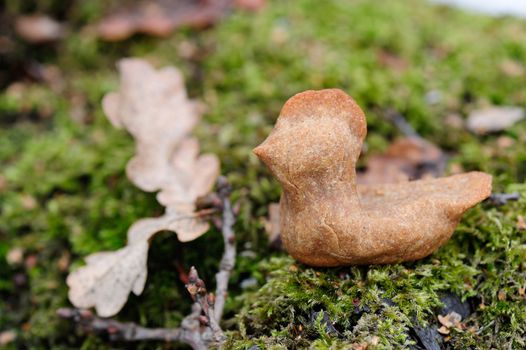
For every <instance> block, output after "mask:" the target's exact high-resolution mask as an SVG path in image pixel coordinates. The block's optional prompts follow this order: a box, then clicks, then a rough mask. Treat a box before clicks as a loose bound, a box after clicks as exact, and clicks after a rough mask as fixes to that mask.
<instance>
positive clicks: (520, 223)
mask: <svg viewBox="0 0 526 350" xmlns="http://www.w3.org/2000/svg"><path fill="white" fill-rule="evenodd" d="M517 228H518V229H519V230H526V220H524V216H522V215H519V216H517Z"/></svg>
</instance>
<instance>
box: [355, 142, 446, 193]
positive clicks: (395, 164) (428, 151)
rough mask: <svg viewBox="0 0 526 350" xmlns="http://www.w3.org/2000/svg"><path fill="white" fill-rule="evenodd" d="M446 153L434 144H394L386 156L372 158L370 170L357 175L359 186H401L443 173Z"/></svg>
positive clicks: (368, 165)
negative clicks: (385, 184) (399, 183)
mask: <svg viewBox="0 0 526 350" xmlns="http://www.w3.org/2000/svg"><path fill="white" fill-rule="evenodd" d="M445 161H446V158H445V155H444V153H443V152H442V151H441V150H440V149H439V148H438V147H437V146H435V145H433V144H432V143H430V142H428V141H426V140H424V139H422V138H419V137H407V138H400V139H398V140H396V141H394V142H393V143H392V144H391V145H390V146H389V148H388V149H387V151H386V152H385V153H384V154H379V155H373V156H371V157H369V159H368V161H367V170H366V171H365V172H363V173H358V178H357V182H358V184H363V185H367V184H381V183H398V182H405V181H409V180H416V179H420V178H429V177H437V176H440V175H442V174H443V173H444V168H445Z"/></svg>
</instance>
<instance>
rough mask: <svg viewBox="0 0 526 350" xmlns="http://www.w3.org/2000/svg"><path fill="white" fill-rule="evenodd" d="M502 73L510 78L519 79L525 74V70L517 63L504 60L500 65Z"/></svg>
mask: <svg viewBox="0 0 526 350" xmlns="http://www.w3.org/2000/svg"><path fill="white" fill-rule="evenodd" d="M500 70H501V71H502V73H504V74H506V75H507V76H510V77H520V76H523V75H524V74H525V68H524V66H523V65H522V63H520V62H519V61H515V60H511V59H505V60H504V61H502V62H501V63H500Z"/></svg>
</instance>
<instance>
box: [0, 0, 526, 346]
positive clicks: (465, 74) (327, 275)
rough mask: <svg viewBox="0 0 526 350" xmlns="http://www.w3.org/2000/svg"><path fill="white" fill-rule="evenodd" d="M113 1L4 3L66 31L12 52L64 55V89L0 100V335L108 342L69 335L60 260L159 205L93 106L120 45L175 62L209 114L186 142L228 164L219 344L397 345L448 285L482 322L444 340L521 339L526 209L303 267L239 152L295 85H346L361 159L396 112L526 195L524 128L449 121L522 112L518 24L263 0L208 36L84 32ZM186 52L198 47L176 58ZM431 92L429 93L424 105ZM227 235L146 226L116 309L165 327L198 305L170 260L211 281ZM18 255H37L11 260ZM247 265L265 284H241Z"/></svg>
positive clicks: (95, 247)
mask: <svg viewBox="0 0 526 350" xmlns="http://www.w3.org/2000/svg"><path fill="white" fill-rule="evenodd" d="M110 6H111V4H108V3H107V2H104V1H89V2H78V1H72V2H68V4H67V6H66V5H64V3H63V2H61V1H55V0H50V1H44V2H40V1H39V2H38V3H37V2H19V3H17V2H10V3H9V6H8V8H7V9H6V10H7V11H8V13H11V14H15V13H21V12H31V11H36V10H38V11H42V12H48V13H50V14H52V15H54V16H56V17H57V18H60V19H62V18H67V21H68V24H69V26H70V30H69V32H68V34H67V36H66V38H65V39H64V41H62V42H61V43H59V44H57V45H53V46H48V47H38V48H37V47H32V46H29V45H26V44H23V43H21V42H18V41H17V46H16V47H17V50H18V51H17V52H16V53H13V55H11V56H12V57H11V56H10V57H11V58H12V59H16V58H20V57H24V56H30V57H31V58H32V59H35V60H38V61H39V62H41V63H43V64H46V65H54V66H56V67H58V68H59V69H60V71H61V73H62V77H63V78H62V83H63V88H61V89H56V87H55V88H53V89H52V87H51V86H49V85H48V84H46V83H43V82H42V83H29V82H26V83H25V84H24V85H19V86H18V87H17V86H15V87H13V86H11V88H10V89H8V90H5V91H3V92H2V93H0V169H2V170H1V179H0V329H2V330H3V329H17V330H19V332H18V335H19V338H18V341H17V343H16V344H13V346H14V347H30V348H50V347H54V348H81V347H84V348H105V347H109V346H110V345H109V343H107V342H106V341H105V340H104V339H100V338H97V337H88V338H85V337H83V336H82V335H81V334H80V333H79V334H76V333H75V332H73V329H72V328H71V327H70V326H69V325H67V324H65V323H64V322H61V321H60V320H59V319H58V318H57V317H56V316H55V310H56V309H57V308H58V307H61V306H65V305H68V302H67V298H66V293H67V290H66V286H65V283H64V280H65V277H66V275H67V272H68V271H67V270H66V271H65V270H64V266H63V265H64V262H63V260H64V258H63V257H64V256H66V257H67V256H69V259H70V260H71V266H70V267H69V268H70V269H71V268H75V267H76V266H79V265H80V264H82V258H83V257H84V256H86V255H87V254H89V253H91V252H94V251H99V250H105V249H116V248H118V247H120V246H121V245H122V244H123V242H124V240H125V232H126V230H127V228H128V227H129V225H130V224H131V223H133V222H134V221H135V220H137V219H139V218H142V217H148V216H155V215H158V214H160V212H161V211H162V208H161V207H160V206H159V205H158V204H157V203H156V201H155V198H154V195H153V194H146V193H143V192H141V191H140V190H138V189H137V188H135V187H134V186H133V185H132V184H131V183H130V182H129V181H128V180H127V179H126V177H125V174H124V166H125V164H126V161H127V160H128V159H129V158H130V157H131V155H132V154H133V143H132V140H131V138H130V137H129V136H127V135H126V134H125V133H124V132H122V131H118V130H115V129H113V128H112V127H111V126H110V124H109V123H108V122H107V120H106V119H105V118H104V116H103V115H102V111H101V107H100V100H101V98H102V96H103V95H104V94H105V93H106V92H108V91H110V90H113V89H115V87H116V86H117V82H118V77H117V74H116V71H115V69H114V64H115V62H116V61H117V60H118V59H119V58H121V57H126V56H131V55H138V56H142V57H146V58H148V59H150V60H152V61H153V62H155V63H156V64H158V65H159V66H162V65H168V64H173V65H176V66H178V67H179V68H180V69H181V70H182V71H183V72H184V74H185V77H186V79H187V83H188V88H189V91H190V94H191V95H192V96H194V97H196V98H200V99H202V100H204V102H205V103H206V104H207V106H208V112H207V113H206V115H205V116H204V118H203V121H202V123H201V124H200V125H199V127H198V130H197V131H196V135H197V136H198V137H199V139H200V140H201V144H202V147H203V149H204V150H205V151H209V152H214V153H216V154H218V156H219V157H220V158H221V163H222V172H223V173H224V174H226V175H227V176H228V178H229V179H230V181H231V182H232V184H233V186H234V193H233V195H232V197H233V199H235V200H237V201H239V203H240V215H239V221H238V224H237V227H236V231H237V232H236V233H237V236H238V242H239V244H238V246H239V249H240V251H241V252H244V253H243V254H242V256H241V257H240V258H239V261H238V265H237V267H236V270H235V271H234V274H233V277H232V280H231V293H230V294H231V297H230V298H229V300H228V303H227V310H226V311H227V314H226V316H227V320H226V321H225V326H226V327H228V328H229V336H230V338H229V346H231V347H234V348H249V347H250V346H251V345H258V346H259V347H260V348H276V349H280V348H293V347H307V346H312V347H313V348H332V349H339V348H349V346H350V344H353V343H354V344H361V343H364V342H367V343H371V344H372V343H376V342H377V343H378V344H377V347H378V348H380V349H383V348H386V349H389V348H403V347H407V346H409V345H410V344H411V343H413V342H414V341H415V338H414V335H413V333H412V328H413V326H414V325H415V323H417V322H418V323H419V324H422V325H423V324H426V323H429V324H431V325H433V324H436V322H437V321H436V316H437V314H438V313H439V312H440V309H441V307H442V306H441V301H440V300H441V296H442V295H443V294H444V293H455V294H457V295H459V296H460V297H462V298H463V299H465V300H469V301H470V302H472V303H473V304H474V305H475V306H477V307H476V309H475V311H474V313H473V314H472V315H471V316H470V317H469V319H468V320H466V324H467V327H474V328H476V329H478V331H477V332H475V333H472V332H470V331H468V330H464V331H462V332H453V333H452V334H451V335H450V339H449V340H448V344H450V346H451V347H452V348H459V349H464V348H466V349H467V348H491V347H493V348H499V349H500V348H517V349H520V348H523V347H524V344H523V343H522V342H523V339H524V336H525V334H526V332H525V330H524V324H525V317H526V311H525V310H526V307H525V306H526V305H524V303H525V302H524V300H525V299H524V296H523V295H521V293H522V292H521V291H522V289H521V288H524V287H525V286H526V281H525V266H524V260H525V259H524V257H525V252H524V249H525V248H524V247H525V234H524V233H523V232H522V231H519V230H518V229H517V228H516V220H517V216H518V215H526V214H525V204H526V202H525V200H524V199H521V200H520V201H519V202H516V203H510V204H507V205H506V206H503V207H498V208H494V207H492V206H490V205H487V204H484V205H482V206H480V207H478V208H476V209H474V210H472V211H470V212H469V213H468V214H467V215H466V217H465V219H464V220H463V221H462V223H461V225H460V226H459V227H458V229H457V231H456V233H455V235H454V236H453V239H452V240H451V241H450V242H449V243H448V244H447V245H445V246H444V247H442V248H441V249H440V250H439V251H438V252H437V253H435V254H434V255H433V256H432V257H430V258H428V259H424V260H422V261H419V262H416V263H411V264H401V265H392V266H374V267H369V268H358V267H353V268H339V269H312V268H308V267H306V266H303V265H298V264H295V263H294V262H293V261H292V260H291V259H290V258H288V257H286V254H285V253H282V252H270V251H269V249H268V247H267V243H266V238H265V235H264V233H263V232H264V230H263V221H262V218H263V217H264V216H265V215H266V214H267V205H268V203H269V202H271V201H277V199H278V198H279V193H280V190H279V186H278V185H277V183H276V182H275V181H274V180H273V179H271V177H270V175H269V173H268V171H267V170H266V169H265V168H264V167H263V166H262V165H261V164H260V163H259V162H258V161H257V160H256V158H255V157H254V156H253V155H252V154H251V149H252V148H253V147H254V146H255V145H256V144H258V143H259V142H260V141H261V140H262V139H263V138H264V137H265V136H266V135H267V134H268V132H269V131H270V129H271V127H272V125H273V123H274V121H275V118H276V116H277V115H278V113H279V109H280V108H281V106H282V104H283V103H284V101H285V100H286V99H287V98H288V97H290V96H291V95H292V94H294V93H296V92H298V91H301V90H305V89H320V88H324V87H340V88H343V89H344V90H346V91H348V92H349V93H350V94H352V95H353V96H354V97H355V99H356V100H357V101H358V103H359V104H360V105H361V106H362V107H363V108H364V110H365V112H366V114H367V119H368V124H369V141H368V152H369V154H371V153H374V152H377V151H380V150H382V149H385V147H386V146H387V145H388V144H389V143H390V141H391V140H392V139H393V138H394V137H396V136H398V132H397V130H396V129H395V128H394V127H393V125H392V124H391V123H390V122H389V121H388V120H387V118H386V115H387V114H388V112H389V111H390V110H393V109H394V110H397V111H399V112H400V113H402V114H403V115H404V116H406V117H407V119H408V121H409V122H410V123H411V125H413V126H414V127H415V129H416V130H417V131H418V132H419V133H420V134H421V135H422V136H423V137H425V138H427V139H429V140H431V141H433V142H434V143H436V144H438V145H439V146H441V147H442V148H444V149H445V150H446V151H448V152H449V153H450V154H451V159H450V163H451V164H456V165H459V166H461V167H463V168H464V169H466V170H471V169H480V170H484V171H487V172H489V173H491V174H493V175H494V176H495V181H494V185H495V186H494V187H495V190H496V191H513V190H519V191H521V192H526V190H525V188H524V186H523V185H521V183H522V182H524V180H525V178H526V148H525V147H524V146H523V140H524V139H525V135H526V126H525V124H524V123H520V124H518V125H517V126H516V127H514V128H513V129H510V130H507V131H506V132H504V133H503V134H504V135H505V136H507V137H509V138H511V139H512V140H513V141H514V142H515V143H514V145H513V146H512V147H509V148H503V147H501V146H499V135H489V136H484V137H476V136H474V135H472V134H470V133H468V132H466V131H465V130H463V129H454V128H452V127H451V126H450V125H448V124H447V123H446V121H445V117H446V116H447V115H448V114H451V113H456V114H459V115H461V116H464V115H466V114H467V113H469V111H471V110H473V109H474V108H478V107H482V106H485V105H487V104H504V105H519V106H523V107H524V106H526V90H524V86H525V84H526V76H525V75H524V74H513V73H511V74H510V73H509V72H507V71H506V69H504V68H503V67H504V66H505V64H506V63H509V62H514V63H515V64H516V65H519V66H522V68H524V65H523V64H522V62H525V59H526V44H525V43H524V40H523V38H524V36H525V35H526V24H525V22H524V21H519V20H515V19H512V18H503V19H495V18H488V17H484V16H479V15H473V14H467V13H464V12H460V11H456V10H451V9H447V8H442V7H435V6H432V5H430V4H428V3H427V2H424V1H418V0H409V1H402V0H397V1H389V2H385V3H382V6H378V5H377V4H374V3H372V2H370V1H366V0H359V1H353V2H342V1H323V2H320V1H315V0H301V1H296V2H282V1H273V2H270V4H269V5H268V6H267V7H266V8H265V9H263V10H262V11H260V12H259V13H256V14H253V13H242V12H239V11H236V12H234V13H233V14H232V15H231V16H229V17H228V18H227V19H225V20H224V21H222V22H221V23H218V24H217V25H216V26H215V27H213V28H211V29H208V30H204V31H199V32H197V31H193V30H188V29H184V30H181V31H178V32H177V33H174V34H173V35H172V36H170V37H169V38H166V39H162V40H161V39H155V38H149V37H145V36H136V37H133V38H131V39H129V40H127V41H125V42H121V43H116V44H110V43H104V42H102V41H100V40H98V39H97V38H96V37H94V35H93V33H92V32H90V31H83V30H81V28H82V26H83V25H85V24H87V23H90V22H92V21H96V20H97V19H99V18H100V17H101V16H102V14H103V13H104V12H105V11H106V10H107V9H108V7H110ZM183 44H184V45H191V46H193V47H194V48H195V51H196V53H197V54H196V55H195V56H193V57H190V58H188V57H187V56H185V55H182V54H181V53H180V52H181V51H183V50H181V45H183ZM28 53H30V55H29V54H28ZM17 89H19V90H17ZM17 91H18V92H17ZM430 93H431V95H433V94H434V96H439V98H438V99H436V100H435V101H430V100H429V98H428V97H429V95H430ZM74 96H77V97H78V96H80V97H81V100H82V99H84V100H85V101H86V103H85V105H84V106H83V108H84V110H85V112H86V115H87V119H86V120H87V121H86V122H76V121H73V119H72V118H71V117H70V114H71V110H72V108H74V107H78V106H77V105H76V104H75V103H78V99H77V100H75V98H73V97H74ZM426 96H427V97H426ZM221 244H222V243H221V237H220V236H219V235H218V234H217V232H215V231H211V232H210V233H209V234H207V235H205V236H204V237H202V238H201V239H199V240H197V241H195V242H192V243H190V244H184V245H183V244H180V243H178V242H177V241H176V240H175V238H174V237H173V235H170V234H166V235H161V236H159V237H158V238H156V239H155V240H154V242H153V247H152V249H151V254H150V259H149V279H148V283H147V287H146V290H145V292H144V294H143V295H142V296H140V297H137V298H136V297H133V298H132V299H131V301H130V302H129V303H128V304H127V306H126V308H125V309H124V310H123V311H122V313H121V314H120V316H119V317H121V319H123V320H128V321H138V322H141V323H142V324H143V325H148V326H152V327H154V326H166V327H168V326H174V325H176V324H177V323H178V322H179V321H180V319H181V318H182V317H183V315H184V314H185V313H186V312H187V311H188V309H189V306H190V300H189V298H188V296H187V295H186V292H185V291H184V287H183V284H182V282H180V280H179V277H178V272H177V271H176V268H175V266H176V265H175V264H179V265H181V266H183V267H184V268H188V267H189V266H190V265H191V264H196V265H197V266H198V268H199V270H200V274H202V275H203V277H204V278H205V280H206V281H207V282H208V281H212V280H213V274H214V272H215V266H216V264H217V261H218V259H219V256H220V254H221V249H222V247H221ZM14 247H20V248H22V249H23V250H24V257H25V258H26V259H27V258H28V257H31V258H30V259H29V260H32V259H33V260H34V258H35V259H36V264H32V263H31V261H29V262H28V263H27V264H24V263H23V262H22V263H21V264H14V265H10V264H8V263H7V261H6V256H7V253H8V251H9V250H11V249H12V248H14ZM202 252H206V254H205V255H206V258H205V259H202V255H200V253H202ZM33 257H34V258H33ZM61 259H62V260H61ZM66 260H67V259H66ZM249 277H254V278H256V279H257V280H258V281H259V286H260V287H261V288H259V289H257V290H254V289H246V290H245V289H242V288H241V287H240V282H241V281H242V280H243V279H246V278H249ZM24 279H25V280H26V282H24ZM499 295H500V298H499ZM480 304H483V305H484V307H483V308H481V307H478V305H480ZM327 320H329V321H327ZM327 322H329V323H330V324H332V325H333V327H334V328H335V329H336V331H337V332H334V330H331V328H330V327H329V326H328V325H327ZM237 323H239V324H238V325H237ZM375 337H377V338H375ZM154 346H155V347H159V348H161V347H162V344H155V345H154ZM117 347H123V345H122V344H118V345H117ZM138 347H147V345H138Z"/></svg>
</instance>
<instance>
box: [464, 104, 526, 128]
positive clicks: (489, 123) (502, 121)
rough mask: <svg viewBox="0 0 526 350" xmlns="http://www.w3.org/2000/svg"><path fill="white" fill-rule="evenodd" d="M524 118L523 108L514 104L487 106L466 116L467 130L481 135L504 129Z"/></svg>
mask: <svg viewBox="0 0 526 350" xmlns="http://www.w3.org/2000/svg"><path fill="white" fill-rule="evenodd" d="M523 118H524V109H522V108H520V107H514V106H502V107H489V108H486V109H481V110H476V111H473V112H471V114H470V115H469V116H468V120H467V123H466V126H467V128H468V130H469V131H471V132H474V133H476V134H479V135H482V134H487V133H491V132H497V131H501V130H505V129H507V128H509V127H511V126H512V125H513V124H515V123H516V122H518V121H519V120H521V119H523Z"/></svg>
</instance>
